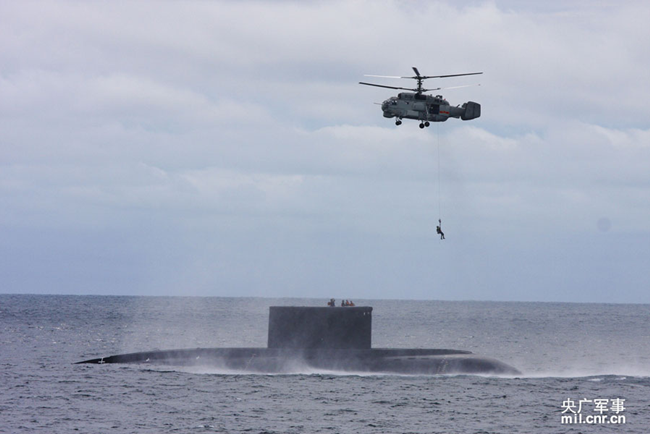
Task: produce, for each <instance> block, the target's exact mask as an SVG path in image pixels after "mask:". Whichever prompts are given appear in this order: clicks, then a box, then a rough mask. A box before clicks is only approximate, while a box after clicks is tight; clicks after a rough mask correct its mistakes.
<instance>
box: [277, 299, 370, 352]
mask: <svg viewBox="0 0 650 434" xmlns="http://www.w3.org/2000/svg"><path fill="white" fill-rule="evenodd" d="M371 345H372V307H367V306H359V307H311V306H271V307H270V308H269V340H268V347H269V348H293V349H313V348H329V349H355V350H368V349H370V348H371Z"/></svg>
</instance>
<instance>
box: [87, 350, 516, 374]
mask: <svg viewBox="0 0 650 434" xmlns="http://www.w3.org/2000/svg"><path fill="white" fill-rule="evenodd" d="M78 363H95V364H104V363H151V364H164V365H174V366H197V367H212V368H219V369H226V370H232V371H238V372H241V371H243V372H252V373H292V372H301V371H304V370H305V369H308V370H309V369H313V370H324V371H340V372H363V373H387V374H406V375H449V374H481V375H519V374H521V373H520V372H519V371H518V370H517V369H515V368H514V367H512V366H509V365H507V364H505V363H503V362H500V361H498V360H495V359H491V358H487V357H481V356H478V355H475V354H472V353H471V352H469V351H459V350H444V349H381V348H375V349H286V348H195V349H184V350H167V351H146V352H139V353H129V354H120V355H114V356H109V357H102V358H96V359H90V360H84V361H82V362H78Z"/></svg>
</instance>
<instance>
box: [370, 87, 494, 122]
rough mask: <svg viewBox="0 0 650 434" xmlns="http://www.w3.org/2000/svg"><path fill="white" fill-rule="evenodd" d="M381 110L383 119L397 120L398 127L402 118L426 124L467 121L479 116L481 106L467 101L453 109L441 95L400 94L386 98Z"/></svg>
mask: <svg viewBox="0 0 650 434" xmlns="http://www.w3.org/2000/svg"><path fill="white" fill-rule="evenodd" d="M381 109H382V111H383V112H384V117H385V118H397V121H396V123H397V124H398V125H399V124H401V119H403V118H404V119H415V120H419V121H421V122H423V123H426V124H428V122H429V121H430V122H444V121H446V120H447V119H449V118H450V117H451V118H460V119H462V120H464V121H467V120H470V119H476V118H478V117H479V116H481V105H480V104H478V103H475V102H472V101H469V102H466V103H464V104H463V105H462V106H455V107H454V106H451V105H449V102H448V101H447V100H446V99H444V98H443V97H442V96H441V95H436V96H432V95H425V94H422V93H414V92H401V93H400V94H398V95H397V96H393V97H391V98H388V99H387V100H385V101H384V102H383V103H382V104H381ZM421 126H422V125H421ZM427 126H428V125H427Z"/></svg>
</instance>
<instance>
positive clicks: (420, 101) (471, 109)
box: [359, 66, 483, 128]
mask: <svg viewBox="0 0 650 434" xmlns="http://www.w3.org/2000/svg"><path fill="white" fill-rule="evenodd" d="M413 71H414V72H415V76H413V77H399V76H397V77H396V76H392V75H366V77H382V78H410V79H413V80H416V81H417V87H416V88H415V89H410V88H405V87H396V86H385V85H383V84H374V83H365V82H363V81H360V82H359V84H364V85H366V86H375V87H384V88H387V89H401V90H410V91H411V92H400V93H399V94H398V95H397V96H392V97H390V98H388V99H387V100H385V101H384V102H383V103H381V109H382V111H383V112H384V117H385V118H397V119H396V120H395V125H402V119H415V120H419V121H420V128H424V127H428V126H429V125H430V122H444V121H446V120H447V119H449V118H450V117H451V118H457V119H458V118H460V119H462V120H464V121H468V120H470V119H476V118H478V117H479V116H481V104H479V103H476V102H473V101H468V102H466V103H464V104H463V105H462V106H456V107H452V106H450V105H449V102H448V101H447V100H446V99H444V98H443V97H442V95H436V96H432V95H426V94H425V92H431V91H435V90H441V89H455V88H460V87H467V86H454V87H447V88H442V87H437V88H435V89H424V88H423V87H422V83H423V82H424V80H427V79H429V78H448V77H460V76H464V75H479V74H483V73H482V72H468V73H464V74H449V75H421V74H420V71H418V69H417V68H416V67H415V66H414V67H413ZM470 86H471V85H470Z"/></svg>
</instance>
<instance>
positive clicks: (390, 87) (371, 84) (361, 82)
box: [359, 81, 417, 92]
mask: <svg viewBox="0 0 650 434" xmlns="http://www.w3.org/2000/svg"><path fill="white" fill-rule="evenodd" d="M359 84H365V85H366V86H375V87H385V88H386V89H401V90H410V91H413V92H417V89H410V88H408V87H397V86H384V85H383V84H374V83H364V82H363V81H360V82H359Z"/></svg>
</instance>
